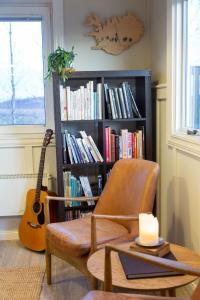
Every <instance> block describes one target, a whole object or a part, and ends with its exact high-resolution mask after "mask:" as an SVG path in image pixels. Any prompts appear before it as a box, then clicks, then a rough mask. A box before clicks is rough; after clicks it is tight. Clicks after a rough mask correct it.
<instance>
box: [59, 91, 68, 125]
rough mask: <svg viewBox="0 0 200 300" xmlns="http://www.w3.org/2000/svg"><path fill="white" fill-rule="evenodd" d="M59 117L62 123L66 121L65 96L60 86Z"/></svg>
mask: <svg viewBox="0 0 200 300" xmlns="http://www.w3.org/2000/svg"><path fill="white" fill-rule="evenodd" d="M60 116H61V120H62V121H66V120H67V95H66V89H65V88H64V87H63V86H62V85H60Z"/></svg>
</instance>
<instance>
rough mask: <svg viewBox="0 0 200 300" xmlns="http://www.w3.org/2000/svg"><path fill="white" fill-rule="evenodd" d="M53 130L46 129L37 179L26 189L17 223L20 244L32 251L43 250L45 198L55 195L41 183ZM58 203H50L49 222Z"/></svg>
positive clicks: (55, 219)
mask: <svg viewBox="0 0 200 300" xmlns="http://www.w3.org/2000/svg"><path fill="white" fill-rule="evenodd" d="M52 135H53V130H52V129H47V130H46V133H45V137H44V140H43V144H42V149H41V156H40V164H39V171H38V179H37V186H36V189H31V190H29V191H28V193H27V196H26V209H25V213H24V215H23V217H22V220H21V223H20V225H19V238H20V241H21V242H22V244H24V246H26V247H27V248H29V249H31V250H34V251H43V250H45V248H46V245H45V215H44V210H45V198H46V197H47V196H48V195H49V196H56V194H55V193H53V192H48V190H47V188H45V187H44V186H43V185H42V178H43V170H44V160H45V153H46V147H47V145H48V144H49V143H50V140H51V139H52ZM57 212H58V205H57V203H56V201H51V203H50V222H57V221H58V219H57V216H56V214H57Z"/></svg>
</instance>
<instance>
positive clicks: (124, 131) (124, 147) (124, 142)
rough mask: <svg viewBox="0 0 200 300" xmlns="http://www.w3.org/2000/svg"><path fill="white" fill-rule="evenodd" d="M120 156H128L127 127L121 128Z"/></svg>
mask: <svg viewBox="0 0 200 300" xmlns="http://www.w3.org/2000/svg"><path fill="white" fill-rule="evenodd" d="M121 132H122V158H128V147H127V145H128V129H122V130H121Z"/></svg>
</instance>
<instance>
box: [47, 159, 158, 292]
mask: <svg viewBox="0 0 200 300" xmlns="http://www.w3.org/2000/svg"><path fill="white" fill-rule="evenodd" d="M158 174H159V166H158V164H157V163H155V162H152V161H147V160H138V159H124V160H119V161H117V162H116V163H115V164H114V166H113V169H112V171H111V175H110V177H109V179H108V181H107V183H106V185H105V187H104V189H103V192H102V194H101V196H100V197H99V200H98V202H97V205H96V208H95V210H94V214H93V215H92V217H86V218H82V219H77V220H72V221H67V222H60V223H52V224H47V226H46V266H47V282H48V284H51V255H52V254H53V255H56V256H58V257H60V258H61V259H64V260H65V261H67V262H69V263H70V264H72V265H73V266H75V267H76V268H78V269H79V270H80V271H81V272H82V273H84V274H85V275H86V276H88V277H90V278H91V275H90V274H89V272H88V270H87V266H86V263H87V259H88V257H89V255H91V254H92V253H93V252H94V251H96V250H97V249H98V248H101V247H104V246H105V244H106V243H120V242H127V241H130V240H133V238H134V237H136V236H137V235H138V214H139V213H141V212H151V211H152V209H153V203H154V198H155V192H156V185H157V178H158ZM90 199H91V198H90ZM50 200H58V201H63V200H74V201H87V200H88V199H87V198H84V197H83V198H63V197H52V196H49V197H47V199H46V202H47V203H46V205H45V206H46V222H47V223H49V210H48V207H49V201H50ZM94 200H97V198H95V199H94ZM92 282H93V287H94V288H95V286H96V281H95V280H94V279H92Z"/></svg>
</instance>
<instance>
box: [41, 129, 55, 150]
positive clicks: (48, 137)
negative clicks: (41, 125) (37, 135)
mask: <svg viewBox="0 0 200 300" xmlns="http://www.w3.org/2000/svg"><path fill="white" fill-rule="evenodd" d="M52 135H53V130H52V129H47V130H46V133H45V136H44V140H43V145H42V146H43V147H47V146H48V145H49V143H50V141H51V140H52V138H53V137H52Z"/></svg>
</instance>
